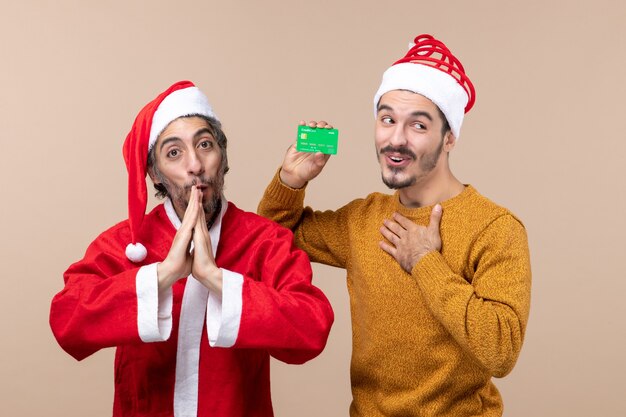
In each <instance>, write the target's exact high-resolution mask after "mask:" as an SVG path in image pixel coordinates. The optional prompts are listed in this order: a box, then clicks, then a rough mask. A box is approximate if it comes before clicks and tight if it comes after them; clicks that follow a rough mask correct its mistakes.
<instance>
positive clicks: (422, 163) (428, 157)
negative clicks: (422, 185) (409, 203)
mask: <svg viewBox="0 0 626 417" xmlns="http://www.w3.org/2000/svg"><path fill="white" fill-rule="evenodd" d="M442 151H443V140H442V141H441V142H440V143H439V146H438V147H437V149H435V150H434V151H433V152H431V153H427V154H424V155H422V157H421V158H420V159H419V161H418V166H419V169H420V173H419V174H413V175H410V176H408V177H406V178H404V179H401V178H397V177H396V175H397V174H402V173H403V172H405V171H406V169H407V168H406V167H401V168H396V167H390V168H389V170H390V171H391V175H388V176H387V177H385V174H384V172H381V177H382V180H383V184H385V185H386V186H387V187H389V188H390V189H392V190H399V189H402V188H406V187H410V186H412V185H414V184H415V183H416V182H417V180H418V178H423V177H425V176H426V175H428V174H429V173H430V172H431V171H432V170H433V169H435V167H436V166H437V161H438V160H439V156H440V155H441V152H442ZM387 152H394V153H398V154H400V155H404V156H408V157H409V158H411V159H412V160H413V161H415V160H416V159H417V156H416V155H415V153H414V152H412V151H411V150H410V149H409V148H407V147H406V146H399V147H393V146H385V147H384V148H382V149H381V150H380V152H378V158H379V160H380V156H381V155H384V154H385V153H387Z"/></svg>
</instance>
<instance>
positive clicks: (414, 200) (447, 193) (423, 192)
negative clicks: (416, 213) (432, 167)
mask: <svg viewBox="0 0 626 417" xmlns="http://www.w3.org/2000/svg"><path fill="white" fill-rule="evenodd" d="M433 173H434V172H433ZM464 189H465V186H464V185H463V183H462V182H461V181H459V180H458V179H456V177H455V176H454V175H453V174H452V172H451V171H450V170H449V169H447V170H445V171H444V172H441V173H439V174H438V175H434V176H432V177H429V178H428V177H427V178H424V179H423V180H422V181H419V182H417V183H415V184H413V185H411V186H409V187H405V188H402V189H400V190H399V194H400V203H402V205H403V206H405V207H408V208H418V207H425V206H432V205H435V204H437V203H441V202H443V201H445V200H449V199H450V198H452V197H455V196H457V195H459V194H461V192H463V190H464Z"/></svg>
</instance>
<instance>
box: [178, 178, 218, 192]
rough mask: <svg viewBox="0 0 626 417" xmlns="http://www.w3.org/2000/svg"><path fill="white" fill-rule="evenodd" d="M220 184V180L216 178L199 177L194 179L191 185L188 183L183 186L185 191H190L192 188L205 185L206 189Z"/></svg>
mask: <svg viewBox="0 0 626 417" xmlns="http://www.w3.org/2000/svg"><path fill="white" fill-rule="evenodd" d="M217 184H218V179H217V178H215V177H198V178H194V179H193V180H192V181H191V182H190V183H187V184H185V185H184V186H183V188H184V189H185V191H190V190H191V187H193V186H194V185H195V186H198V185H204V186H206V187H215V186H216V185H217Z"/></svg>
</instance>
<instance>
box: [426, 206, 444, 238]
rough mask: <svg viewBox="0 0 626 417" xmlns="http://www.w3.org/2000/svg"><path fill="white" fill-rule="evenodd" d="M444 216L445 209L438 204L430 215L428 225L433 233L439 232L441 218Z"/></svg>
mask: <svg viewBox="0 0 626 417" xmlns="http://www.w3.org/2000/svg"><path fill="white" fill-rule="evenodd" d="M442 214H443V208H442V207H441V205H440V204H436V205H435V207H433V210H432V211H431V213H430V223H429V224H428V229H429V230H431V231H435V230H436V231H437V232H439V225H440V224H441V216H442Z"/></svg>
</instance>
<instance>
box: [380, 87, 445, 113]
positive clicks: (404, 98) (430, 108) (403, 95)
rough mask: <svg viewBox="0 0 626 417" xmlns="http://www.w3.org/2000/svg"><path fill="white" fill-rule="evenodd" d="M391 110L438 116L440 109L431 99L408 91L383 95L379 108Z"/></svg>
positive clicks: (394, 91) (395, 91) (397, 91)
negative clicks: (427, 113)
mask: <svg viewBox="0 0 626 417" xmlns="http://www.w3.org/2000/svg"><path fill="white" fill-rule="evenodd" d="M382 106H385V107H388V108H391V109H392V110H393V111H394V112H399V113H412V112H414V111H416V110H420V111H427V112H429V113H432V114H437V113H438V110H439V108H438V107H437V105H436V104H435V103H433V102H432V101H431V100H430V99H428V98H426V97H424V96H423V95H421V94H418V93H414V92H413V91H408V90H392V91H388V92H386V93H385V94H383V95H382V97H381V98H380V101H379V102H378V108H379V109H380V108H381V107H382Z"/></svg>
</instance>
